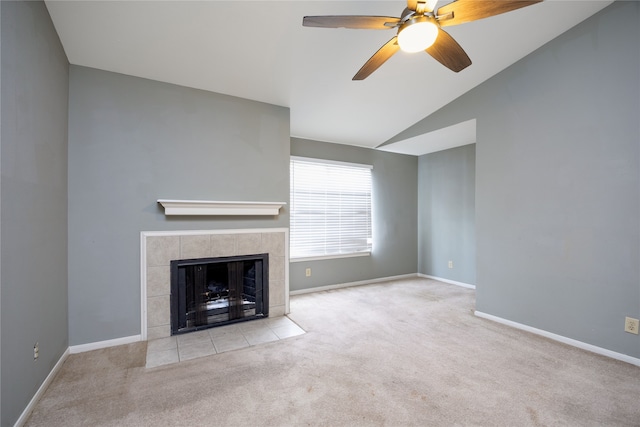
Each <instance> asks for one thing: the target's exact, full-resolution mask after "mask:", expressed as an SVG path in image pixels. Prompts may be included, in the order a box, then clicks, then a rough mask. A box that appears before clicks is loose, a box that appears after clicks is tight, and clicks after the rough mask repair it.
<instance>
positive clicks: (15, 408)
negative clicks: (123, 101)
mask: <svg viewBox="0 0 640 427" xmlns="http://www.w3.org/2000/svg"><path fill="white" fill-rule="evenodd" d="M0 9H1V10H2V12H1V16H2V18H1V19H2V20H1V23H0V28H1V39H2V54H1V73H2V81H1V94H2V95H1V101H0V102H1V104H2V106H1V111H2V119H1V129H2V130H1V132H0V142H1V150H0V153H1V158H2V161H1V167H0V169H1V172H2V173H1V178H0V179H1V192H2V205H1V212H0V215H1V216H2V223H1V231H0V235H1V236H2V241H1V243H0V251H1V254H2V255H1V257H0V259H1V261H0V263H1V270H2V278H1V279H2V280H1V288H0V292H1V294H2V297H1V304H2V307H1V318H2V320H1V325H2V326H1V327H2V331H1V332H2V339H1V341H2V350H1V358H2V360H1V364H2V404H1V412H2V416H1V420H0V424H2V425H3V426H9V425H13V424H14V423H15V421H16V420H17V419H18V417H19V416H20V414H21V413H22V411H23V410H24V409H25V407H26V406H27V404H28V403H29V401H30V400H31V398H32V397H33V395H34V394H35V392H36V391H37V390H38V388H39V387H40V385H41V384H42V382H43V381H44V379H45V378H46V377H47V375H48V374H49V372H50V371H51V369H52V368H53V367H54V366H55V364H56V362H57V361H58V360H59V359H60V357H61V356H62V354H63V353H64V352H65V350H66V349H67V347H68V328H67V102H68V82H69V79H68V75H69V65H68V61H67V57H66V55H65V53H64V51H63V49H62V47H61V45H60V41H59V40H58V36H57V34H56V32H55V30H54V28H53V25H52V23H51V19H50V18H49V14H48V12H47V9H46V7H45V5H44V3H42V2H12V1H2V2H0ZM36 342H38V343H39V346H40V357H39V359H38V360H36V361H34V359H33V346H34V345H35V343H36Z"/></svg>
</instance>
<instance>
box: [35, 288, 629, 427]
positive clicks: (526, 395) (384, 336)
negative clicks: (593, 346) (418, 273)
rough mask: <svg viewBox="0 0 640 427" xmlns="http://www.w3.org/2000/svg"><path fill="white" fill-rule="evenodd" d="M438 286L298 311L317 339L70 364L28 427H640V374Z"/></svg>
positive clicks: (295, 300) (375, 293)
mask: <svg viewBox="0 0 640 427" xmlns="http://www.w3.org/2000/svg"><path fill="white" fill-rule="evenodd" d="M474 301H475V298H474V291H472V290H468V289H464V288H460V287H456V286H453V285H447V284H443V283H439V282H435V281H432V280H427V279H414V280H403V281H397V282H389V283H384V284H374V285H369V286H360V287H355V288H348V289H342V290H335V291H327V292H321V293H316V294H308V295H300V296H295V297H292V299H291V315H290V317H291V319H293V320H294V321H295V322H296V323H298V324H299V325H300V326H301V327H302V328H303V329H305V330H306V331H307V333H306V334H304V335H301V336H298V337H293V338H289V339H285V340H282V341H277V342H273V343H268V344H264V345H259V346H255V347H250V348H246V349H242V350H238V351H232V352H228V353H222V354H217V355H213V356H208V357H203V358H200V359H194V360H190V361H186V362H180V363H178V364H174V365H168V366H162V367H158V368H153V369H146V368H144V362H145V344H144V343H140V344H132V345H126V346H120V347H114V348H110V349H105V350H97V351H93V352H87V353H82V354H76V355H71V356H69V358H68V359H67V361H66V362H65V364H64V365H63V367H62V369H61V371H60V373H59V374H58V375H57V377H56V378H55V380H54V381H53V382H52V384H51V386H50V387H49V389H48V390H47V391H46V393H45V394H44V396H43V398H42V399H41V400H40V402H39V403H38V404H37V405H36V407H35V410H34V412H33V413H32V416H31V417H30V419H29V420H28V421H27V425H28V426H47V427H51V426H304V425H321V426H343V425H348V426H365V425H387V426H411V425H416V426H556V425H561V426H640V368H638V367H636V366H633V365H629V364H626V363H624V362H619V361H616V360H612V359H608V358H605V357H602V356H598V355H595V354H592V353H589V352H586V351H582V350H579V349H576V348H573V347H569V346H565V345H563V344H559V343H556V342H553V341H550V340H547V339H544V338H541V337H538V336H535V335H531V334H528V333H526V332H522V331H518V330H515V329H511V328H508V327H506V326H502V325H499V324H496V323H493V322H491V321H488V320H484V319H480V318H477V317H475V316H474V315H473V309H474Z"/></svg>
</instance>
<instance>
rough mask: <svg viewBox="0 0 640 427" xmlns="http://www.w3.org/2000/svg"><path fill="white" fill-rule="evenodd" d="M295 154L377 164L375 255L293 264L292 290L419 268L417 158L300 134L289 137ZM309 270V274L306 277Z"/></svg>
mask: <svg viewBox="0 0 640 427" xmlns="http://www.w3.org/2000/svg"><path fill="white" fill-rule="evenodd" d="M291 155H292V156H300V157H311V158H316V159H325V160H338V161H343V162H351V163H362V164H368V165H373V175H372V177H373V189H372V192H373V206H372V209H373V213H372V216H373V229H372V234H373V252H372V254H371V256H370V257H357V258H339V259H329V260H317V261H304V262H292V263H291V264H290V267H289V285H290V288H291V290H292V291H296V290H302V289H309V288H314V287H319V286H327V285H336V284H343V283H351V282H359V281H362V280H370V279H377V278H384V277H392V276H398V275H403V274H415V273H416V272H417V271H418V270H417V247H418V241H417V234H416V228H417V211H418V203H417V196H418V189H417V183H418V159H417V158H416V157H414V156H408V155H404V154H394V153H386V152H382V151H377V150H373V149H369V148H361V147H353V146H348V145H340V144H332V143H328V142H319V141H310V140H304V139H299V138H291ZM306 268H311V272H312V274H311V277H306V276H305V269H306Z"/></svg>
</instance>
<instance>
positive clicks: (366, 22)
mask: <svg viewBox="0 0 640 427" xmlns="http://www.w3.org/2000/svg"><path fill="white" fill-rule="evenodd" d="M399 22H400V18H395V17H393V16H358V15H351V16H349V15H346V16H345V15H343V16H305V17H304V18H303V19H302V25H303V26H304V27H320V28H351V29H355V30H388V29H391V28H394V27H396V26H397V24H398V23H399ZM385 24H386V25H385Z"/></svg>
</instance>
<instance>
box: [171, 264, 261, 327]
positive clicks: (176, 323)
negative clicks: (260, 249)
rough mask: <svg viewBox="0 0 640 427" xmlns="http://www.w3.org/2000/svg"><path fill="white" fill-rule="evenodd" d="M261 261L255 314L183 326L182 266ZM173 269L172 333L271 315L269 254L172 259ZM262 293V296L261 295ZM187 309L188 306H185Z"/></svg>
mask: <svg viewBox="0 0 640 427" xmlns="http://www.w3.org/2000/svg"><path fill="white" fill-rule="evenodd" d="M251 261H254V262H255V261H261V263H260V264H261V267H262V268H261V271H260V273H261V276H262V280H261V281H262V284H261V289H256V301H255V303H256V309H255V315H252V316H248V317H241V318H235V319H230V320H227V321H220V322H216V323H214V324H206V325H197V326H192V327H181V325H180V320H179V313H180V310H181V307H180V306H181V304H183V303H186V302H185V301H183V300H185V295H184V292H183V291H181V290H180V289H179V280H178V271H179V269H180V267H186V266H197V265H209V264H227V263H234V262H251ZM170 266H171V267H170V269H171V297H170V310H171V335H179V334H184V333H188V332H194V331H198V330H202V329H209V328H213V327H217V326H223V325H229V324H233V323H238V322H245V321H249V320H255V319H260V318H264V317H268V316H269V254H267V253H262V254H250V255H236V256H228V257H213V258H195V259H181V260H172V261H171V262H170ZM260 295H261V297H260ZM185 309H186V308H185Z"/></svg>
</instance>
